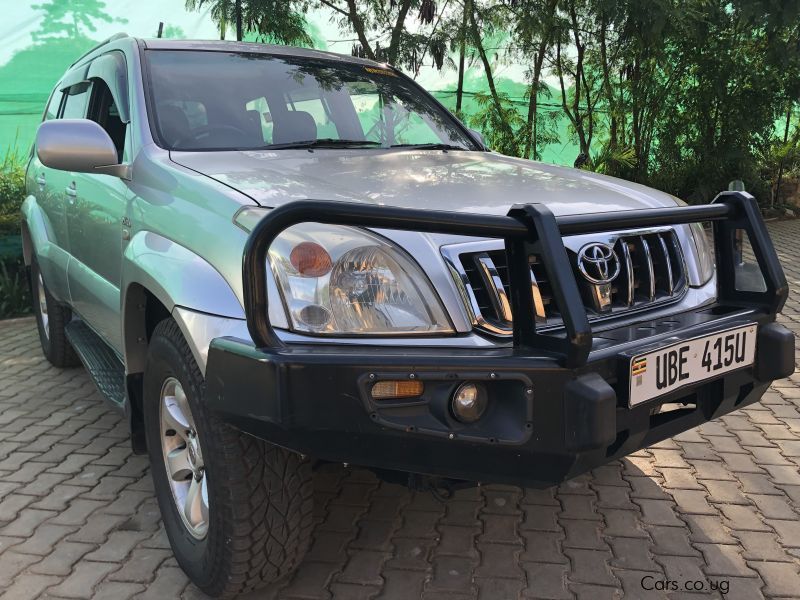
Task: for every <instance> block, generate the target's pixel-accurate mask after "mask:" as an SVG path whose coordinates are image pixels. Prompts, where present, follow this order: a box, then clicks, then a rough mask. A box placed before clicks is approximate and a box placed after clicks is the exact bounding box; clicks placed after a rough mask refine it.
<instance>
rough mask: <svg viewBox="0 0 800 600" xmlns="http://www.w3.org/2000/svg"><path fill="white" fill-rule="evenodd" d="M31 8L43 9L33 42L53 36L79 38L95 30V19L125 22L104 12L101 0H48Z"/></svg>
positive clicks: (104, 5)
mask: <svg viewBox="0 0 800 600" xmlns="http://www.w3.org/2000/svg"><path fill="white" fill-rule="evenodd" d="M32 8H34V9H36V10H41V11H44V13H45V14H44V18H43V19H42V26H41V28H40V29H39V30H38V31H35V32H33V34H32V37H33V40H34V41H35V42H39V41H44V40H49V39H53V38H63V37H68V38H73V39H76V38H81V37H84V36H85V35H87V32H91V33H94V32H95V31H97V27H96V26H95V22H96V21H104V22H106V23H114V22H116V23H125V22H127V21H126V20H125V19H113V18H111V17H109V16H108V14H106V12H105V10H104V9H105V8H106V3H105V2H102V1H101V0H49V2H44V3H42V4H34V5H33V6H32Z"/></svg>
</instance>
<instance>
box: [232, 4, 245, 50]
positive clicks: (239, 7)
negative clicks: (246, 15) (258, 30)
mask: <svg viewBox="0 0 800 600" xmlns="http://www.w3.org/2000/svg"><path fill="white" fill-rule="evenodd" d="M233 10H234V12H235V14H236V41H237V42H241V41H242V38H243V37H244V32H243V31H242V0H236V2H235V3H234V5H233Z"/></svg>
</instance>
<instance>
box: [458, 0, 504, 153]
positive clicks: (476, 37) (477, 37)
mask: <svg viewBox="0 0 800 600" xmlns="http://www.w3.org/2000/svg"><path fill="white" fill-rule="evenodd" d="M469 19H470V23H471V25H472V36H473V43H474V44H475V48H477V50H478V54H479V55H480V57H481V63H482V64H483V70H484V71H485V73H486V83H487V84H488V85H489V92H490V94H491V96H492V103H493V104H494V107H495V110H496V111H497V114H498V116H499V115H502V114H503V104H502V102H500V96H499V95H498V93H497V88H496V87H495V85H494V76H493V75H492V65H491V63H490V62H489V58H488V57H487V56H486V50H485V49H484V47H483V40H481V34H480V30H479V29H478V23H477V21H476V20H475V11H474V10H470V12H469ZM500 122H501V123H502V124H503V129H505V134H506V135H507V136H508V138H509V139H511V138H513V137H514V131H513V130H512V129H511V126H510V125H509V124H508V123H507V122H506V121H505V119H501V120H500Z"/></svg>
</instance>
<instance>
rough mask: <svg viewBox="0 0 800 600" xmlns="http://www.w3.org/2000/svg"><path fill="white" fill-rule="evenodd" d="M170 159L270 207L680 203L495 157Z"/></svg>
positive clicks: (466, 208) (574, 172)
mask: <svg viewBox="0 0 800 600" xmlns="http://www.w3.org/2000/svg"><path fill="white" fill-rule="evenodd" d="M171 158H172V160H173V161H175V162H176V163H178V164H181V165H183V166H185V167H188V168H190V169H192V170H194V171H197V172H199V173H201V174H203V175H206V176H208V177H211V178H213V179H215V180H217V181H219V182H221V183H223V184H225V185H228V186H230V187H232V188H234V189H236V190H238V191H240V192H241V193H243V194H246V195H247V196H249V197H250V198H252V199H253V200H254V201H255V202H257V203H258V204H259V205H261V206H266V207H276V206H280V205H282V204H285V203H287V202H291V201H294V200H303V199H313V200H338V201H349V202H367V203H371V204H378V205H387V206H400V207H405V208H429V209H437V210H448V211H456V212H471V213H489V214H505V213H506V212H508V210H509V208H510V207H511V206H512V205H514V204H523V203H533V202H541V203H544V204H546V205H547V206H548V207H549V208H550V209H551V210H552V211H553V212H554V213H555V214H557V215H566V214H585V213H591V212H607V211H617V210H628V209H637V208H652V207H660V206H675V204H676V202H677V200H676V199H675V198H674V197H672V196H670V195H668V194H665V193H663V192H659V191H657V190H653V189H650V188H647V187H645V186H642V185H638V184H635V183H630V182H627V181H623V180H620V179H615V178H613V177H607V176H604V175H598V174H596V173H591V172H589V171H582V170H579V169H570V168H566V167H559V166H556V165H550V164H545V163H540V162H534V161H529V160H524V159H518V158H511V157H508V156H503V155H500V154H495V153H490V152H466V151H464V152H462V151H448V152H442V151H432V150H406V151H398V150H375V149H372V150H341V149H337V150H323V149H317V150H314V151H313V152H309V151H308V150H280V151H234V152H172V153H171Z"/></svg>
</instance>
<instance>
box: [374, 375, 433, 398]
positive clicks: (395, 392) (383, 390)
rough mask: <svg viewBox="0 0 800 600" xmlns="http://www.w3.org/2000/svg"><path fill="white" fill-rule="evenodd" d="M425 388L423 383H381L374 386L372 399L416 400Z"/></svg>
mask: <svg viewBox="0 0 800 600" xmlns="http://www.w3.org/2000/svg"><path fill="white" fill-rule="evenodd" d="M423 391H425V386H424V385H423V383H422V382H421V381H403V380H401V381H379V382H378V383H376V384H375V385H373V386H372V397H373V398H374V399H375V400H388V399H390V398H414V397H416V396H421V395H422V392H423Z"/></svg>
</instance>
